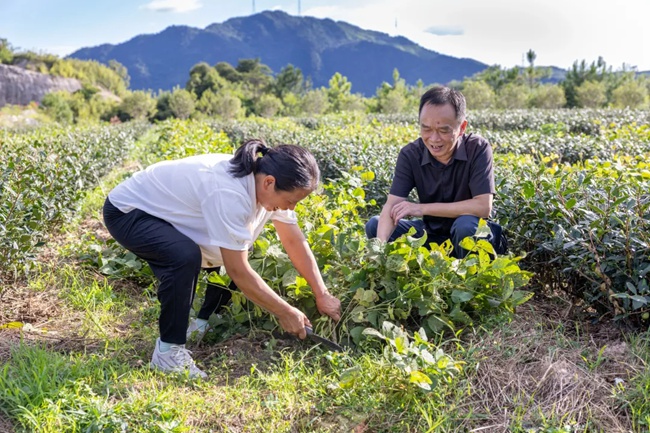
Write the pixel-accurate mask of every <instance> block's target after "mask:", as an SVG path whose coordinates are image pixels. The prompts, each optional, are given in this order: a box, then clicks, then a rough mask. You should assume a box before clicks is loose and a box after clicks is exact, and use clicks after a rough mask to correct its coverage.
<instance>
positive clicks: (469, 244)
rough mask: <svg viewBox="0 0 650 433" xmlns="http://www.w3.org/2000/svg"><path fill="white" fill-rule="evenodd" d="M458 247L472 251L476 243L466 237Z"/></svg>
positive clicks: (471, 238)
mask: <svg viewBox="0 0 650 433" xmlns="http://www.w3.org/2000/svg"><path fill="white" fill-rule="evenodd" d="M460 246H461V247H463V248H465V249H466V250H467V251H472V250H473V249H474V247H475V246H476V241H475V240H474V238H473V237H471V236H468V237H466V238H465V239H463V240H462V241H460Z"/></svg>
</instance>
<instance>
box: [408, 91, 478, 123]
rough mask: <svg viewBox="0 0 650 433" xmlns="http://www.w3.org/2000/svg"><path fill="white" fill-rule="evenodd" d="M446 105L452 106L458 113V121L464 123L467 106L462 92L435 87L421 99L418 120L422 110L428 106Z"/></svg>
mask: <svg viewBox="0 0 650 433" xmlns="http://www.w3.org/2000/svg"><path fill="white" fill-rule="evenodd" d="M426 104H429V105H445V104H451V106H452V107H454V111H455V112H456V120H458V121H459V122H462V121H463V120H465V110H466V108H467V104H466V103H465V96H463V94H462V93H460V91H458V90H456V89H452V88H451V87H445V86H434V87H432V88H430V89H429V90H427V91H426V92H424V94H423V95H422V96H421V97H420V110H419V111H418V118H419V117H420V114H422V108H423V107H424V106H425V105H426Z"/></svg>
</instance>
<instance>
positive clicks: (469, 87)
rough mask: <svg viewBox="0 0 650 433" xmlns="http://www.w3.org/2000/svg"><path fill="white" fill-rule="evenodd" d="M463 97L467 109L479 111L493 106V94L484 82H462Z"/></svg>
mask: <svg viewBox="0 0 650 433" xmlns="http://www.w3.org/2000/svg"><path fill="white" fill-rule="evenodd" d="M463 95H464V96H465V100H466V101H467V108H468V109H473V110H480V109H484V108H490V107H492V106H493V105H494V100H495V97H496V95H495V93H494V90H492V87H490V86H489V84H487V83H486V82H484V81H473V80H472V81H463Z"/></svg>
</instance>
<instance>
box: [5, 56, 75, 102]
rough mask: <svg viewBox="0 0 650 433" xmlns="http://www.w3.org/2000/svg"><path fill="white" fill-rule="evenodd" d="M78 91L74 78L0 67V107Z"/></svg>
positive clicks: (38, 100)
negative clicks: (52, 94) (64, 92)
mask: <svg viewBox="0 0 650 433" xmlns="http://www.w3.org/2000/svg"><path fill="white" fill-rule="evenodd" d="M79 89H81V83H80V82H79V80H76V79H74V78H62V77H55V76H53V75H47V74H40V73H38V72H32V71H28V70H26V69H23V68H19V67H16V66H9V65H0V107H2V106H4V105H8V104H11V105H27V104H29V103H30V102H32V101H35V102H41V99H43V96H45V95H47V94H48V93H50V92H56V91H58V90H65V91H66V92H76V91H77V90H79Z"/></svg>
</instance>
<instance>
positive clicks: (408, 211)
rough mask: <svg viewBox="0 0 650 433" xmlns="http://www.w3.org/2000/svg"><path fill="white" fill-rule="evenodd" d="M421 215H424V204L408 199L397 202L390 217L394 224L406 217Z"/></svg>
mask: <svg viewBox="0 0 650 433" xmlns="http://www.w3.org/2000/svg"><path fill="white" fill-rule="evenodd" d="M409 216H412V217H421V216H422V205H421V204H420V203H411V202H408V201H402V202H400V203H397V204H396V205H395V206H393V208H392V209H391V211H390V217H391V219H392V220H393V223H394V224H397V223H398V222H399V220H401V219H402V218H406V217H409Z"/></svg>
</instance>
